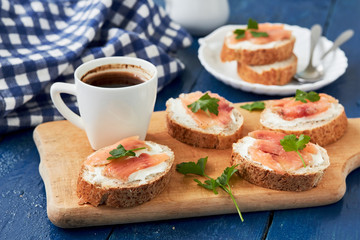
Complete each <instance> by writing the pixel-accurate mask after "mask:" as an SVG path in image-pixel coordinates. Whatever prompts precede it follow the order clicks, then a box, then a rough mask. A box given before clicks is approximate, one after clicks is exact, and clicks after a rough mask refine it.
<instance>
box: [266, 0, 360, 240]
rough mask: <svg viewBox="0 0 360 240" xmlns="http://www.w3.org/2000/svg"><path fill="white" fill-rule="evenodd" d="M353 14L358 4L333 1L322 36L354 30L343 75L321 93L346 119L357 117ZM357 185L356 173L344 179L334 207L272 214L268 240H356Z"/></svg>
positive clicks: (358, 58)
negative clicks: (333, 99)
mask: <svg viewBox="0 0 360 240" xmlns="http://www.w3.org/2000/svg"><path fill="white" fill-rule="evenodd" d="M356 13H360V2H359V1H355V0H351V1H336V2H335V5H334V8H333V10H332V12H331V14H330V19H329V22H328V28H327V29H326V32H325V35H326V37H327V38H328V39H330V40H334V39H335V38H336V37H337V36H338V35H339V34H340V33H341V32H342V31H343V30H346V29H348V28H352V29H354V30H355V35H354V37H353V38H352V39H351V40H350V41H349V42H347V43H345V44H344V45H343V47H341V49H342V50H344V52H345V53H346V56H347V57H348V63H349V67H348V69H347V71H346V73H345V74H344V75H343V76H342V77H340V78H339V79H338V80H337V81H335V82H334V83H332V84H330V85H329V86H327V87H324V88H323V89H322V90H323V91H324V92H327V93H329V94H331V95H333V96H335V97H336V98H338V99H339V100H340V102H341V103H342V104H343V105H344V107H345V111H346V113H347V115H348V117H360V95H359V92H360V81H359V76H360V69H359V64H360V50H359V46H358V44H359V42H360V35H359V33H360V24H359V21H358V14H356ZM330 160H331V159H330ZM359 182H360V169H357V170H355V171H354V172H352V173H351V174H350V175H349V176H348V177H347V180H346V184H347V191H346V193H345V196H344V197H343V199H342V200H341V201H339V202H338V203H335V204H332V205H329V206H323V207H316V208H308V209H299V210H291V211H278V212H275V214H274V219H273V222H272V225H271V227H270V231H269V233H268V239H279V238H283V239H359V238H360V230H359V229H360V228H359V226H360V220H359V215H360V201H359V200H360V185H359Z"/></svg>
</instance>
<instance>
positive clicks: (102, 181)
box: [77, 136, 175, 207]
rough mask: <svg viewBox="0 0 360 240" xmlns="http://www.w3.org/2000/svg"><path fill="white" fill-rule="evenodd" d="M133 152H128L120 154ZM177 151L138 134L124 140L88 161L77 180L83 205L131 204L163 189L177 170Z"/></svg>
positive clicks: (97, 153) (127, 205) (103, 149)
mask: <svg viewBox="0 0 360 240" xmlns="http://www.w3.org/2000/svg"><path fill="white" fill-rule="evenodd" d="M124 151H131V153H128V155H126V154H125V155H121V154H120V155H116V154H118V153H124ZM174 158H175V156H174V153H173V152H172V151H171V149H170V148H168V147H167V146H165V145H160V144H157V143H155V142H151V141H142V140H139V138H138V137H137V136H136V137H130V138H126V139H122V140H120V141H119V142H117V143H115V144H113V145H111V146H108V147H104V148H102V149H99V150H97V151H96V152H94V153H92V154H91V155H89V156H88V157H87V159H85V160H84V162H83V164H82V167H81V171H80V173H79V177H78V183H77V196H78V197H79V204H85V203H90V204H91V205H93V206H99V205H106V206H110V207H131V206H136V205H139V204H142V203H144V202H146V201H149V200H151V199H152V198H154V197H155V196H157V195H158V194H160V192H162V191H163V190H164V189H165V187H166V185H167V184H168V182H169V180H170V176H171V174H172V172H173V167H172V166H173V162H174Z"/></svg>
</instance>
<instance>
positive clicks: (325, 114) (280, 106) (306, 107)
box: [260, 90, 347, 146]
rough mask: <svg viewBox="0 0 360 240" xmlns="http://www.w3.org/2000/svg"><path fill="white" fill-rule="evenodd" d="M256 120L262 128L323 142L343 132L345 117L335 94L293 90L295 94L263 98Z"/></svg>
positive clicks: (327, 142) (325, 142)
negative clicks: (261, 110)
mask: <svg viewBox="0 0 360 240" xmlns="http://www.w3.org/2000/svg"><path fill="white" fill-rule="evenodd" d="M260 123H261V125H262V127H263V128H265V129H271V130H275V131H280V132H284V133H286V134H295V135H300V134H305V135H308V136H310V137H311V141H312V142H314V143H317V144H319V145H321V146H325V145H327V144H330V143H333V142H335V141H337V140H338V139H340V138H341V137H342V136H343V135H344V133H345V130H346V127H347V118H346V114H345V110H344V107H343V106H342V105H341V104H340V103H339V101H338V100H336V99H335V98H333V97H331V96H329V95H327V94H324V93H320V94H317V93H316V92H309V93H306V92H303V91H300V90H297V91H296V96H295V97H290V98H283V99H280V100H272V101H269V102H267V103H266V108H265V110H264V111H263V112H262V114H261V117H260Z"/></svg>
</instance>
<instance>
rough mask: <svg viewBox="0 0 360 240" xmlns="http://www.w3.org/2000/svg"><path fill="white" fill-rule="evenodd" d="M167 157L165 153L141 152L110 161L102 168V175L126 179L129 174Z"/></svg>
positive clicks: (156, 163)
mask: <svg viewBox="0 0 360 240" xmlns="http://www.w3.org/2000/svg"><path fill="white" fill-rule="evenodd" d="M167 159H169V156H168V155H167V154H165V153H161V154H154V155H150V154H147V153H141V154H140V155H139V156H138V157H129V158H126V159H121V160H115V161H111V162H110V163H109V164H108V165H106V167H105V169H104V172H103V174H104V176H107V177H111V178H116V179H120V180H123V181H126V180H127V179H128V178H129V176H130V175H131V174H132V173H134V172H137V171H139V170H142V169H145V168H149V167H152V166H155V165H158V164H160V163H162V162H164V161H166V160H167Z"/></svg>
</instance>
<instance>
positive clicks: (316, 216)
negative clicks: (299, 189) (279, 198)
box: [267, 169, 360, 240]
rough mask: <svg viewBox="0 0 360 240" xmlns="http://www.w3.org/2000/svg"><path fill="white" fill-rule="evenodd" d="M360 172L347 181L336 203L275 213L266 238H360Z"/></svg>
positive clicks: (359, 170)
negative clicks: (340, 198) (342, 193)
mask: <svg viewBox="0 0 360 240" xmlns="http://www.w3.org/2000/svg"><path fill="white" fill-rule="evenodd" d="M359 183H360V169H357V170H355V171H354V172H352V173H351V174H350V175H349V176H348V178H347V180H346V184H347V186H348V188H347V191H346V194H345V196H344V198H343V199H342V200H340V201H339V202H337V203H335V204H332V205H329V206H323V207H314V208H305V209H295V210H287V211H276V212H275V213H274V219H273V222H272V224H271V227H270V230H269V233H268V236H267V239H347V240H351V239H360V220H359V214H360V184H359Z"/></svg>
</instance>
